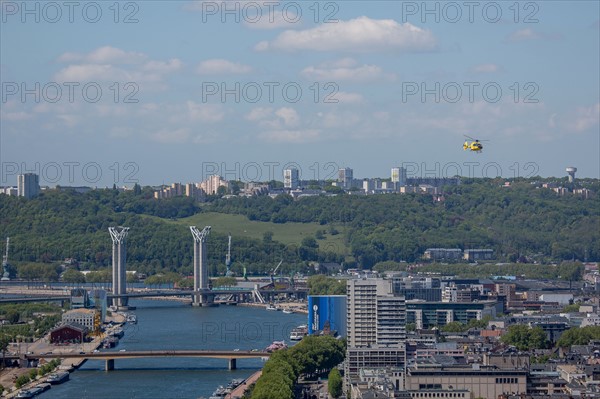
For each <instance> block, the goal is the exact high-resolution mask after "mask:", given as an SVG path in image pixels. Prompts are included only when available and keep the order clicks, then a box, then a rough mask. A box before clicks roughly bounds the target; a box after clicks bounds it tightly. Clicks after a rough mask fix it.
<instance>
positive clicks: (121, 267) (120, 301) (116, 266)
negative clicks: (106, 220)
mask: <svg viewBox="0 0 600 399" xmlns="http://www.w3.org/2000/svg"><path fill="white" fill-rule="evenodd" d="M108 232H109V233H110V238H112V242H113V253H112V292H113V295H123V294H125V293H126V291H127V274H126V272H125V258H126V256H127V247H126V245H125V239H126V238H127V233H128V232H129V227H121V226H119V227H109V228H108ZM113 305H116V306H117V307H118V308H126V307H127V298H114V302H113Z"/></svg>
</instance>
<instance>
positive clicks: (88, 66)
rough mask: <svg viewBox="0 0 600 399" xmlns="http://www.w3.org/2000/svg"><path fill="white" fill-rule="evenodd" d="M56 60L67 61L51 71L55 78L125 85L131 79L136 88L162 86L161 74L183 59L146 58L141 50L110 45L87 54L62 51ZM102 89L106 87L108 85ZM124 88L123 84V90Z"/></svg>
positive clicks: (161, 88) (158, 88)
mask: <svg viewBox="0 0 600 399" xmlns="http://www.w3.org/2000/svg"><path fill="white" fill-rule="evenodd" d="M58 60H59V61H61V62H66V63H68V64H69V65H67V66H65V67H64V68H62V69H61V70H59V71H58V72H57V73H56V74H55V75H54V78H55V80H56V81H58V82H78V83H80V84H81V85H84V84H86V83H89V82H119V83H120V84H121V85H125V84H126V83H128V82H131V83H134V84H137V85H138V86H137V89H138V91H143V90H164V89H166V88H167V85H166V84H165V83H164V80H165V75H167V74H168V73H171V72H175V71H178V70H180V69H181V68H182V67H183V62H182V61H181V60H179V59H177V58H172V59H170V60H167V61H162V60H150V59H149V57H148V56H147V55H145V54H142V53H137V52H131V51H130V52H127V51H124V50H121V49H118V48H115V47H111V46H104V47H100V48H97V49H95V50H93V51H91V52H90V53H88V54H76V53H64V54H63V55H61V56H60V57H59V59H58ZM102 89H103V90H105V91H109V89H108V87H106V88H105V87H102ZM142 89H143V90H142ZM110 90H112V89H110ZM127 90H128V89H127V88H125V87H124V86H123V91H124V92H125V91H127ZM127 93H131V92H130V91H127ZM124 95H125V93H124Z"/></svg>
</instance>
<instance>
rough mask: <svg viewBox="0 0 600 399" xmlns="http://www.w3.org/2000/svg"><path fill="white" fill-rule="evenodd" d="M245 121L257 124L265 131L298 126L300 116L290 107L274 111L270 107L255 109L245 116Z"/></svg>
mask: <svg viewBox="0 0 600 399" xmlns="http://www.w3.org/2000/svg"><path fill="white" fill-rule="evenodd" d="M245 119H246V120H249V121H253V122H258V125H259V126H260V127H262V128H267V129H288V128H291V127H296V126H298V125H299V124H300V115H298V112H297V111H296V110H295V109H294V108H290V107H282V108H279V109H276V110H274V109H273V108H270V107H257V108H254V109H252V110H251V111H250V112H249V113H248V114H246V115H245Z"/></svg>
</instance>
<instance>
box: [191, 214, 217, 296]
mask: <svg viewBox="0 0 600 399" xmlns="http://www.w3.org/2000/svg"><path fill="white" fill-rule="evenodd" d="M190 231H191V232H192V237H194V291H200V290H206V289H208V261H207V260H206V239H207V238H208V235H209V234H210V226H206V227H204V228H203V229H202V230H198V228H196V226H190ZM212 299H213V297H212V295H203V294H202V295H194V301H193V302H192V305H193V306H210V305H211V304H212Z"/></svg>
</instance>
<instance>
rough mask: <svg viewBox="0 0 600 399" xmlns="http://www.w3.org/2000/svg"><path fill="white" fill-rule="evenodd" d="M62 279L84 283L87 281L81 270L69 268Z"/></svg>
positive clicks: (67, 281) (68, 281) (66, 281)
mask: <svg viewBox="0 0 600 399" xmlns="http://www.w3.org/2000/svg"><path fill="white" fill-rule="evenodd" d="M62 280H63V281H64V282H65V283H71V284H82V283H85V276H84V275H83V273H81V272H80V271H79V270H75V269H68V270H67V271H65V272H64V273H63V274H62Z"/></svg>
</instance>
